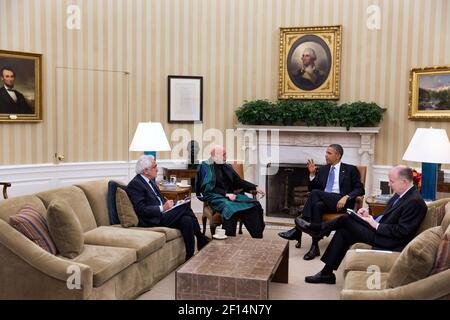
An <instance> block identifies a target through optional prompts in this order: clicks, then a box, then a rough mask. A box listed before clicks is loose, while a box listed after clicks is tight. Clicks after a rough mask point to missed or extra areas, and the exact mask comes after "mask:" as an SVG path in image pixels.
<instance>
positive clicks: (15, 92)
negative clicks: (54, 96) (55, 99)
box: [0, 50, 42, 122]
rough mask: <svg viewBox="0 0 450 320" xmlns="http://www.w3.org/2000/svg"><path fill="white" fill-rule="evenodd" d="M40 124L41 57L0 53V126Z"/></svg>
mask: <svg viewBox="0 0 450 320" xmlns="http://www.w3.org/2000/svg"><path fill="white" fill-rule="evenodd" d="M38 121H42V54H38V53H29V52H17V51H5V50H0V122H38Z"/></svg>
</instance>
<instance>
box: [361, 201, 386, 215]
mask: <svg viewBox="0 0 450 320" xmlns="http://www.w3.org/2000/svg"><path fill="white" fill-rule="evenodd" d="M366 203H367V205H368V206H369V214H371V215H372V216H374V217H376V216H378V215H380V214H381V213H383V211H384V209H386V205H387V203H388V202H387V201H381V200H377V199H375V198H374V197H372V196H369V197H367V198H366Z"/></svg>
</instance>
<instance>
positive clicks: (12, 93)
mask: <svg viewBox="0 0 450 320" xmlns="http://www.w3.org/2000/svg"><path fill="white" fill-rule="evenodd" d="M4 87H5V89H6V92H8V94H9V95H10V97H11V98H12V99H13V100H14V102H17V95H16V93H15V92H14V91H9V89H10V88H8V87H7V86H4Z"/></svg>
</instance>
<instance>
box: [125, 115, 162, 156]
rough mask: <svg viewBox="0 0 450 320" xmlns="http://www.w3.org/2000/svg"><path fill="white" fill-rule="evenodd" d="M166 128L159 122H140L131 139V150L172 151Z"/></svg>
mask: <svg viewBox="0 0 450 320" xmlns="http://www.w3.org/2000/svg"><path fill="white" fill-rule="evenodd" d="M170 150H171V148H170V145H169V141H167V137H166V134H165V133H164V129H163V127H162V125H161V123H159V122H140V123H139V124H138V127H137V129H136V132H135V133H134V137H133V141H131V145H130V151H170Z"/></svg>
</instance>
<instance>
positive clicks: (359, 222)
mask: <svg viewBox="0 0 450 320" xmlns="http://www.w3.org/2000/svg"><path fill="white" fill-rule="evenodd" d="M389 185H390V187H391V189H392V190H393V191H394V193H395V195H394V196H393V197H392V198H391V200H390V201H389V202H388V204H387V206H386V209H385V211H384V213H383V215H380V216H378V217H377V218H375V219H374V218H373V217H372V216H371V215H370V214H369V212H368V210H367V209H366V208H361V209H360V210H358V212H357V214H349V215H343V216H341V217H339V218H336V219H333V220H330V221H328V222H325V223H322V224H318V223H309V222H307V221H305V220H303V219H300V218H298V220H297V221H296V223H297V225H298V227H299V228H300V229H302V230H303V231H304V232H307V233H309V234H310V235H312V236H313V237H322V236H328V235H329V234H330V233H331V231H333V230H336V233H335V234H334V236H333V239H332V240H331V242H330V244H329V245H328V248H327V250H326V251H325V253H324V255H323V257H322V259H321V260H322V261H323V262H324V263H325V266H324V268H323V269H322V270H321V271H320V272H319V273H317V274H315V275H313V276H309V277H306V278H305V281H306V282H308V283H329V284H334V283H336V277H335V275H334V273H333V270H337V269H338V267H339V265H340V264H341V262H342V260H343V259H344V256H345V254H346V252H347V250H348V249H349V248H350V246H351V245H353V244H355V243H357V242H363V243H367V244H369V245H371V246H373V248H374V249H387V250H393V251H401V250H402V249H403V248H404V247H405V246H406V245H407V244H408V243H409V242H410V241H411V240H412V239H413V238H414V235H415V234H416V232H417V229H418V228H419V226H420V224H421V223H422V220H423V219H424V217H425V214H426V212H427V205H426V204H425V202H424V201H423V199H422V197H421V195H420V193H419V192H418V191H417V189H416V188H415V187H414V185H413V173H412V170H411V168H408V167H406V166H403V165H399V166H396V167H394V168H393V169H392V170H391V171H390V172H389Z"/></svg>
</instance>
